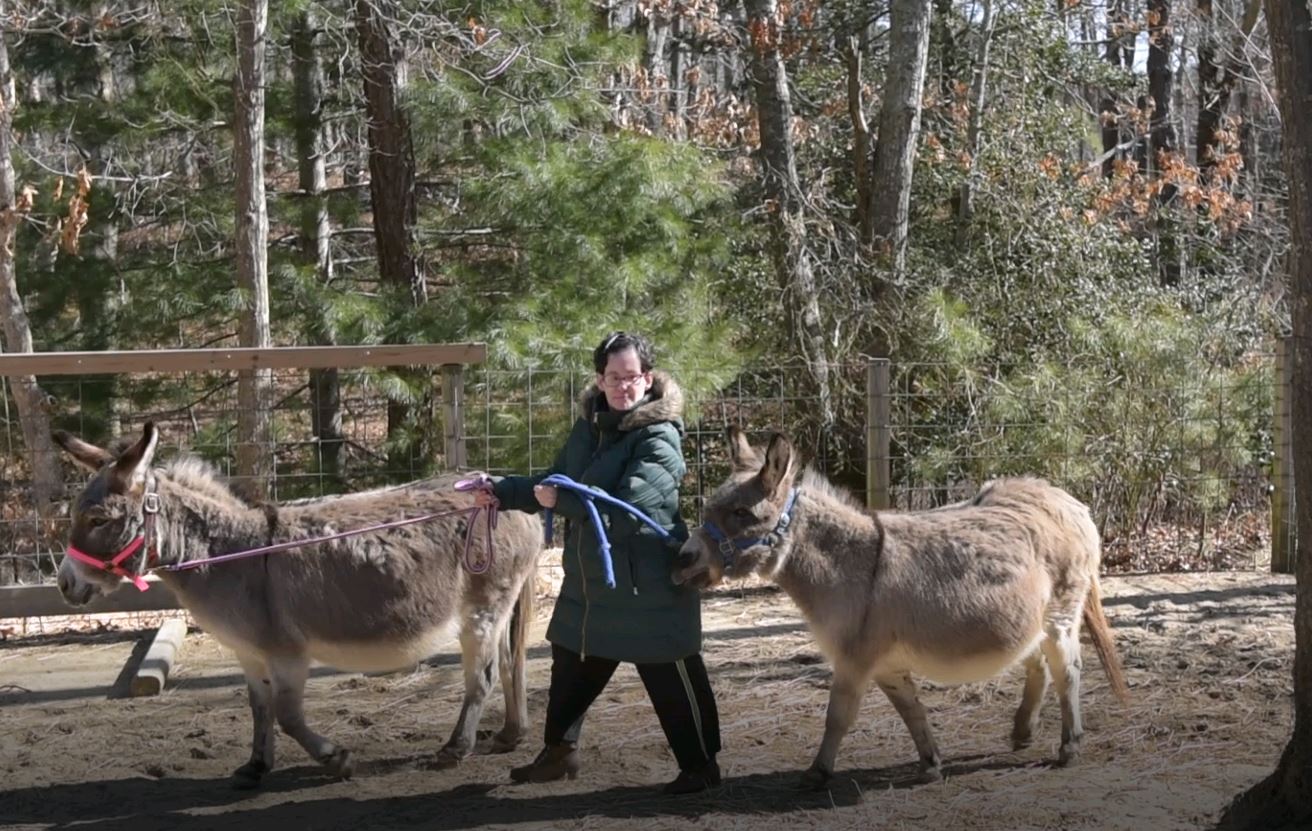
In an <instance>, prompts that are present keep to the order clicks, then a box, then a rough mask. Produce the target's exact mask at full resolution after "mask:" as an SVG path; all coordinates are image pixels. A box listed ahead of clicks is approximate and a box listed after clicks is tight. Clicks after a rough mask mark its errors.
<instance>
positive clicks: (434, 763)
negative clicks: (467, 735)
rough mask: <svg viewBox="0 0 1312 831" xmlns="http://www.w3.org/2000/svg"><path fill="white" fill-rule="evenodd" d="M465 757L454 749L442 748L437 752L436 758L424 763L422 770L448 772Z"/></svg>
mask: <svg viewBox="0 0 1312 831" xmlns="http://www.w3.org/2000/svg"><path fill="white" fill-rule="evenodd" d="M465 755H466V754H464V753H461V752H460V751H459V750H456V749H454V748H451V747H444V748H442V749H441V750H439V751H438V753H437V755H436V756H434V757H433V758H432V759H430V760H429V761H427V762H425V763H424V768H425V769H426V770H450V769H451V768H453V767H455V766H456V765H458V764H460V763H461V761H463V760H464V758H465Z"/></svg>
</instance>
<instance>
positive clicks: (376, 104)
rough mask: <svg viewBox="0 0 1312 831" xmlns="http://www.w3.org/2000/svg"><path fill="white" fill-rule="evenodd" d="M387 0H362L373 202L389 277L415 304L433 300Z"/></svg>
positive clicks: (358, 15)
mask: <svg viewBox="0 0 1312 831" xmlns="http://www.w3.org/2000/svg"><path fill="white" fill-rule="evenodd" d="M382 3H383V0H356V4H355V26H356V34H357V36H358V37H359V40H360V60H361V62H362V64H363V74H364V95H365V103H366V106H367V108H368V117H369V202H370V205H371V206H372V208H373V213H374V239H375V241H376V242H377V245H378V268H379V271H380V272H381V273H380V276H381V277H382V279H383V281H384V282H386V283H390V284H393V285H397V286H403V287H405V286H408V287H409V289H410V298H411V300H412V301H413V303H414V305H416V306H420V305H423V303H424V302H425V301H427V300H428V289H427V286H426V284H425V281H424V278H423V275H422V274H421V273H420V271H419V265H418V263H417V262H416V260H415V244H414V232H415V223H416V222H417V221H418V217H419V209H418V205H417V202H416V197H415V149H414V144H413V143H412V141H411V136H410V116H409V114H408V113H407V112H406V111H405V108H404V107H402V106H401V89H402V88H403V87H404V86H405V68H404V65H403V61H402V57H401V50H400V49H399V48H398V46H397V45H396V43H395V42H394V40H393V37H392V34H391V32H390V31H389V28H388V21H387V17H386V16H385V15H384V14H383V10H382V9H381V8H380V6H381V5H382Z"/></svg>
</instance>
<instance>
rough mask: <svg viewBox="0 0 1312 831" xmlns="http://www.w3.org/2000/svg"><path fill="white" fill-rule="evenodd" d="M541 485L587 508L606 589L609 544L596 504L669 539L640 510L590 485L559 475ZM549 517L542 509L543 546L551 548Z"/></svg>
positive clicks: (610, 570) (611, 567)
mask: <svg viewBox="0 0 1312 831" xmlns="http://www.w3.org/2000/svg"><path fill="white" fill-rule="evenodd" d="M541 484H543V485H555V486H556V487H557V488H563V489H565V490H567V491H571V492H573V493H574V494H575V495H576V496H578V498H579V499H581V500H583V504H584V505H586V506H587V508H588V515H589V516H590V517H592V527H593V529H594V530H595V531H596V532H597V548H598V550H599V551H600V552H601V571H602V576H603V577H604V578H605V580H606V585H607V587H609V588H612V589H613V588H615V564H614V563H613V562H612V560H611V556H610V540H609V539H608V538H607V537H606V526H605V525H603V524H602V523H601V514H600V513H598V512H597V504H596V503H597V501H598V500H600V501H602V502H605V503H607V504H608V505H614V506H615V507H617V508H620V509H622V510H624V511H627V512H628V513H630V514H633V516H634V517H636V518H638V519H640V520H642V521H643V522H645V523H647V525H649V526H651V528H652V529H654V530H655V531H656V533H657V534H660V536H661V539H666V540H668V539H670V538H671V536H672V535H671V534H670V532H669V531H666V530H665V529H664V528H662V527H661V526H660V524H659V523H657V522H656V520H654V519H652V518H651V517H649V516H647V515H646V514H644V513H643V512H642V511H641V510H639V509H638V508H635V507H634V506H633V505H630V504H629V503H628V502H625V501H624V500H623V499H616V498H615V497H613V496H611V495H610V494H608V493H606V492H605V491H604V490H601V489H600V488H594V487H592V486H591V485H584V484H582V483H580V482H575V481H574V480H573V479H571V478H569V477H568V476H565V475H563V474H560V473H553V474H551V475H550V476H548V477H546V478H544V479H543V480H542V482H541ZM552 513H553V511H552V510H551V509H550V508H547V509H546V522H547V535H546V536H547V545H551V519H552Z"/></svg>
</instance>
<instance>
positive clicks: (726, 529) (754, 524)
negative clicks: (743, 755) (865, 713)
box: [673, 428, 1128, 786]
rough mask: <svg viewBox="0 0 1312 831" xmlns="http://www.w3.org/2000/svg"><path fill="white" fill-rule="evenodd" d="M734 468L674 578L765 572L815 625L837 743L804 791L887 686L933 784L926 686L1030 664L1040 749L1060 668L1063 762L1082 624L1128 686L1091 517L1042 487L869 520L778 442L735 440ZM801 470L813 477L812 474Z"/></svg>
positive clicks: (1030, 700) (1117, 683)
mask: <svg viewBox="0 0 1312 831" xmlns="http://www.w3.org/2000/svg"><path fill="white" fill-rule="evenodd" d="M728 435H729V444H730V448H731V452H732V457H733V465H734V470H733V472H732V473H731V474H730V476H729V478H728V480H727V481H726V482H725V483H724V484H723V485H721V486H720V487H719V489H718V490H716V492H715V493H714V494H713V495H712V496H711V497H710V498H709V500H708V501H707V503H706V506H705V509H704V518H705V521H704V523H703V525H702V526H701V527H700V528H698V529H697V530H696V531H695V532H694V533H693V534H692V535H691V537H690V538H689V539H688V542H687V543H685V544H684V546H683V549H682V551H681V552H680V555H679V558H678V561H677V562H676V565H675V568H674V573H673V579H674V581H675V582H676V583H684V582H690V583H693V584H695V585H701V586H707V585H714V584H715V583H718V582H719V581H720V580H722V579H724V578H726V577H727V578H730V579H735V578H742V577H746V576H747V575H749V574H752V573H754V572H755V573H759V574H760V575H761V576H763V577H766V578H768V579H771V580H773V581H774V582H775V583H777V584H778V585H779V586H780V587H781V588H783V590H784V591H786V592H787V593H788V595H789V596H790V597H791V598H792V599H793V601H794V602H795V603H796V604H797V606H798V607H799V608H800V609H801V611H802V613H803V615H805V617H806V620H807V623H808V625H809V627H810V630H811V633H812V634H813V635H814V637H815V639H816V641H817V643H818V645H819V647H820V649H821V650H822V651H823V652H824V654H825V656H826V657H827V658H828V659H829V661H830V663H831V664H832V666H833V681H832V685H831V687H830V692H829V709H828V711H827V713H826V716H825V734H824V740H823V741H822V742H821V743H820V750H819V752H818V753H817V754H816V758H815V761H814V762H813V763H812V764H811V768H810V769H809V770H808V771H807V772H806V775H805V777H804V782H805V783H806V784H808V785H812V786H822V785H824V784H825V783H826V782H827V781H828V780H829V778H830V777H831V776H832V775H833V771H834V760H835V757H836V756H837V754H838V746H839V743H840V742H841V741H842V740H843V736H845V735H846V734H847V732H848V730H849V729H851V727H852V722H853V721H854V720H855V718H856V715H857V712H858V711H859V710H860V707H861V699H862V697H863V696H864V695H865V693H866V691H867V689H868V688H869V685H870V682H871V681H872V680H873V681H874V682H875V683H876V684H878V685H879V688H880V689H881V690H883V691H884V693H885V695H887V696H888V698H889V700H890V701H892V702H893V706H894V707H895V708H896V709H897V712H898V714H899V715H900V716H901V717H902V720H903V721H904V722H905V723H906V725H907V729H908V730H910V731H911V738H912V739H913V740H914V741H915V744H916V750H917V751H918V752H919V754H920V765H921V770H922V772H923V776H924V778H925V779H926V780H928V781H932V780H936V779H938V778H940V777H941V771H940V763H941V757H940V756H939V751H938V747H937V745H936V744H935V741H934V735H933V732H932V731H931V729H930V726H929V720H928V718H927V717H926V714H925V708H924V706H923V705H922V704H921V703H920V700H919V699H918V697H917V689H916V683H915V681H914V680H912V676H913V675H918V676H922V677H924V678H928V679H930V680H933V681H936V682H940V683H966V682H973V681H983V680H986V679H988V678H991V677H993V676H994V675H996V674H998V673H999V672H1001V671H1002V670H1004V669H1006V668H1007V667H1009V666H1011V665H1012V664H1014V663H1016V662H1017V661H1023V662H1024V664H1025V670H1026V678H1025V688H1024V692H1023V694H1022V698H1021V703H1020V707H1019V709H1017V711H1016V718H1015V725H1014V727H1013V729H1012V733H1011V738H1012V744H1013V746H1014V747H1016V748H1017V749H1019V748H1022V747H1026V746H1028V745H1029V744H1030V742H1031V741H1032V738H1033V733H1034V729H1035V728H1036V727H1037V725H1038V720H1039V704H1040V702H1041V701H1042V699H1043V695H1044V692H1045V691H1046V689H1047V684H1048V675H1047V673H1046V672H1045V671H1044V659H1045V658H1046V660H1047V667H1048V670H1050V671H1051V674H1052V678H1053V681H1054V683H1055V686H1056V689H1057V696H1058V698H1059V699H1060V701H1061V721H1062V728H1061V749H1060V752H1059V756H1058V762H1059V763H1060V764H1062V765H1065V764H1068V763H1070V762H1071V761H1073V760H1074V759H1075V757H1076V756H1077V755H1078V753H1079V748H1080V736H1081V734H1082V733H1083V729H1082V727H1081V723H1080V669H1081V659H1080V619H1081V617H1083V619H1084V621H1085V622H1086V623H1087V624H1088V628H1089V633H1090V635H1091V636H1092V640H1093V644H1094V647H1095V649H1096V650H1097V652H1098V656H1099V658H1100V659H1101V661H1102V664H1103V668H1104V669H1105V670H1106V672H1107V676H1108V678H1109V679H1110V681H1111V687H1112V690H1113V691H1114V692H1115V694H1116V695H1117V697H1118V698H1120V699H1121V700H1125V698H1126V697H1127V695H1128V691H1127V688H1126V684H1125V678H1124V675H1123V674H1122V671H1121V666H1120V662H1119V660H1118V658H1117V656H1116V650H1115V646H1114V644H1113V643H1112V637H1111V631H1110V629H1109V628H1108V625H1107V619H1106V618H1105V617H1104V616H1103V612H1102V604H1101V600H1100V595H1099V590H1098V566H1099V560H1100V550H1101V547H1100V544H1099V539H1098V533H1097V529H1096V528H1095V526H1094V524H1093V520H1092V519H1091V517H1090V515H1089V510H1088V508H1087V507H1086V506H1085V505H1084V504H1083V503H1081V502H1079V501H1078V500H1076V499H1075V498H1073V497H1072V496H1071V495H1070V494H1068V493H1066V492H1065V491H1063V490H1061V489H1059V488H1056V487H1053V486H1052V485H1049V484H1048V483H1047V482H1044V481H1043V480H1040V479H1033V478H1015V479H1001V480H996V481H993V482H990V483H988V484H986V485H985V486H984V487H983V488H982V489H981V490H980V491H979V493H978V494H977V495H976V496H975V497H974V498H972V499H969V500H967V501H965V502H959V503H956V504H954V505H950V506H947V507H943V508H938V509H935V510H932V511H922V512H914V513H912V512H896V511H884V512H879V513H871V512H869V511H867V510H866V509H865V508H863V507H862V506H860V505H859V504H857V503H856V502H855V501H854V500H853V499H852V498H851V497H849V496H847V495H846V494H844V493H842V492H840V491H838V490H837V489H835V488H834V487H833V486H832V485H830V484H829V483H828V482H827V481H825V479H824V478H823V477H821V476H820V475H818V474H817V473H815V472H814V471H811V470H806V471H799V468H800V465H799V463H798V461H797V456H796V453H795V452H794V451H793V447H792V445H791V444H790V443H789V441H788V439H786V438H785V437H784V436H782V435H778V434H776V435H774V436H773V437H772V439H771V441H770V444H769V447H768V449H767V450H766V452H765V456H764V458H762V457H761V456H760V455H759V454H758V453H757V452H756V451H755V450H753V449H752V447H751V446H750V445H749V444H748V442H747V439H746V437H745V436H744V435H743V433H742V432H741V431H739V430H738V429H737V428H730V429H729V434H728ZM799 473H800V475H799Z"/></svg>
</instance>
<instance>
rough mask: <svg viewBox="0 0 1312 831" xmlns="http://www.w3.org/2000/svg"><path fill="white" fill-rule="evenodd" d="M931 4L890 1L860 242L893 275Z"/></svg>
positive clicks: (907, 198)
mask: <svg viewBox="0 0 1312 831" xmlns="http://www.w3.org/2000/svg"><path fill="white" fill-rule="evenodd" d="M930 10H931V0H894V2H893V3H892V4H891V7H890V9H889V35H888V37H889V40H888V80H887V81H886V82H885V84H884V100H883V104H882V106H881V107H880V110H879V134H878V137H877V143H876V145H875V161H874V168H873V170H872V171H871V174H872V177H873V179H872V181H871V185H870V199H871V200H872V203H873V204H872V206H871V208H870V212H869V214H868V216H869V217H870V227H869V228H863V229H862V232H861V236H862V239H863V240H867V241H868V242H869V244H870V245H871V246H872V247H873V248H874V250H875V251H877V252H881V253H884V254H887V255H889V258H890V262H891V264H892V267H893V271H894V273H897V272H900V271H902V269H903V267H904V265H905V259H906V244H907V224H908V218H909V215H910V210H911V178H912V173H913V171H914V166H915V159H916V142H917V139H918V138H919V134H920V111H921V108H920V99H921V95H922V93H923V92H924V87H925V65H926V62H927V60H928V57H929V22H930Z"/></svg>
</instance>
